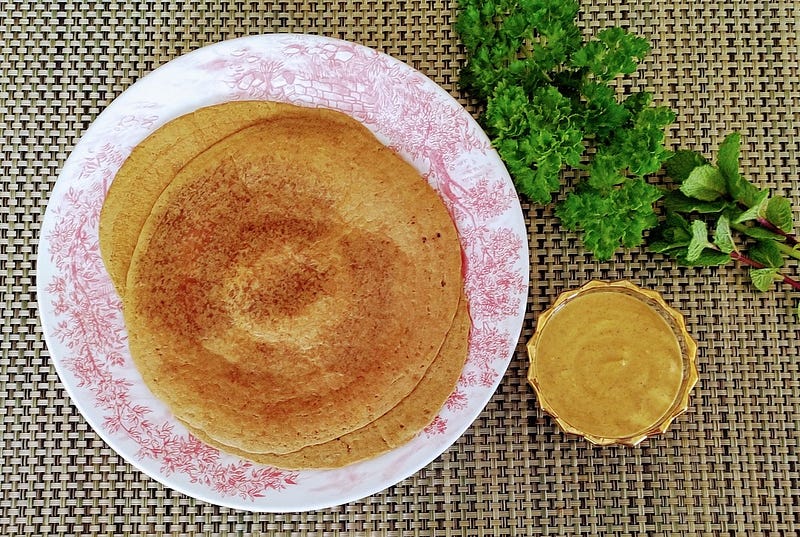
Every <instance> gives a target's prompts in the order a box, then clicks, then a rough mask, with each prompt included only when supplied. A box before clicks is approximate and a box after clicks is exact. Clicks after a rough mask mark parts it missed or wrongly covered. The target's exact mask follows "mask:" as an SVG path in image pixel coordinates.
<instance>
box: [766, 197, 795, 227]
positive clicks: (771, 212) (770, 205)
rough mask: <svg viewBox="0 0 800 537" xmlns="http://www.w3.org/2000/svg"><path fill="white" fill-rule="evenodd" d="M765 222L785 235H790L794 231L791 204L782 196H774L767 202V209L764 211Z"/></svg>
mask: <svg viewBox="0 0 800 537" xmlns="http://www.w3.org/2000/svg"><path fill="white" fill-rule="evenodd" d="M764 215H765V216H766V218H767V220H768V221H769V222H770V223H771V224H773V225H774V226H775V227H777V228H778V229H780V230H781V231H784V232H786V233H791V232H792V231H793V230H794V222H793V221H792V204H791V202H790V201H789V200H788V199H786V198H784V197H783V196H775V197H774V198H771V199H770V200H769V201H768V202H767V207H766V209H765V211H764Z"/></svg>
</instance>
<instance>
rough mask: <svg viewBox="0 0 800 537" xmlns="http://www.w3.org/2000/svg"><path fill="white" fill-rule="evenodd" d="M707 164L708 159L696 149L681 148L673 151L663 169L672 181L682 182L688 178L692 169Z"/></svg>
mask: <svg viewBox="0 0 800 537" xmlns="http://www.w3.org/2000/svg"><path fill="white" fill-rule="evenodd" d="M704 164H708V160H706V158H705V157H704V156H703V155H701V154H700V153H698V152H697V151H690V150H688V149H681V150H678V151H676V152H675V154H674V155H672V156H671V157H670V158H669V159H668V160H667V161H666V162H665V163H664V169H665V170H666V172H667V175H669V176H670V177H671V178H672V180H673V181H675V182H676V183H682V182H684V181H685V180H686V179H688V178H689V174H690V173H692V170H694V169H695V168H697V167H698V166H703V165H704Z"/></svg>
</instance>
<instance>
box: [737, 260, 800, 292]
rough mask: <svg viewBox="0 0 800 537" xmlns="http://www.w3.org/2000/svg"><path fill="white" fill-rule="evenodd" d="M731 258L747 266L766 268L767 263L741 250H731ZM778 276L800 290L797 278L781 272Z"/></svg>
mask: <svg viewBox="0 0 800 537" xmlns="http://www.w3.org/2000/svg"><path fill="white" fill-rule="evenodd" d="M731 259H735V260H736V261H738V262H740V263H742V264H743V265H747V266H750V267H753V268H757V269H760V268H766V265H764V264H763V263H759V262H758V261H756V260H754V259H750V258H749V257H747V256H745V255H742V254H740V253H739V252H731ZM776 277H777V279H779V280H781V281H782V282H783V283H785V284H787V285H790V286H791V287H793V288H795V289H798V290H800V282H798V281H797V280H794V279H792V278H790V277H789V276H786V275H784V274H780V273H778V274H776Z"/></svg>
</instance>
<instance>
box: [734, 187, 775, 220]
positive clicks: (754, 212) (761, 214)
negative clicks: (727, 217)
mask: <svg viewBox="0 0 800 537" xmlns="http://www.w3.org/2000/svg"><path fill="white" fill-rule="evenodd" d="M768 197H769V192H768V191H766V190H761V191H760V192H759V193H758V197H757V198H756V199H755V200H753V201H754V203H753V204H752V205H750V208H749V209H747V210H746V211H744V212H743V213H742V214H740V215H739V216H738V217H737V218H736V220H734V222H735V223H736V224H741V223H743V222H748V221H750V220H757V219H759V218H765V217H766V215H767V203H768V201H767V198H768Z"/></svg>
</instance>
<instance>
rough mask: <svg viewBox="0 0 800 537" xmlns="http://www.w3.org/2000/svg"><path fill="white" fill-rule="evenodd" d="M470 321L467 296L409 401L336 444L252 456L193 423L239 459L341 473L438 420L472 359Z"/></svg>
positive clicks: (211, 442)
mask: <svg viewBox="0 0 800 537" xmlns="http://www.w3.org/2000/svg"><path fill="white" fill-rule="evenodd" d="M469 331H470V317H469V311H468V308H467V299H466V297H465V296H462V298H461V300H460V302H459V307H458V311H457V313H456V316H455V319H454V320H453V326H452V327H451V329H450V331H449V332H448V334H447V337H446V338H445V340H444V344H443V345H442V348H441V349H440V351H439V354H438V356H437V357H436V359H435V360H434V361H433V363H432V364H431V366H430V368H429V369H428V371H427V373H426V374H425V376H424V377H423V378H422V380H420V382H419V384H417V386H416V388H414V391H412V392H411V393H410V394H409V395H408V397H406V398H405V399H403V400H402V401H400V402H399V403H398V404H397V405H396V406H394V408H392V409H391V410H389V411H388V412H387V413H386V414H384V415H383V416H381V417H380V418H378V419H377V420H375V421H373V422H371V423H369V424H367V425H366V426H364V427H362V428H361V429H358V430H356V431H353V432H351V433H348V434H346V435H344V436H342V437H340V438H337V439H335V440H330V441H328V442H325V443H322V444H317V445H313V446H306V447H304V448H302V449H300V450H298V451H295V452H292V453H286V454H283V455H277V454H254V453H247V452H244V451H241V450H237V449H235V448H231V447H230V446H226V445H225V444H221V443H219V442H216V441H215V440H213V439H211V438H210V437H208V435H206V434H205V432H204V431H201V430H199V429H195V428H193V427H191V426H190V425H188V424H185V425H187V427H188V429H189V431H190V432H191V433H192V434H194V435H195V436H196V437H197V438H199V439H200V440H202V441H204V442H206V443H207V444H209V445H212V446H214V447H217V448H218V449H221V450H222V451H227V452H230V453H233V454H235V455H239V456H240V457H244V458H246V459H250V460H252V461H255V462H259V463H261V464H269V465H273V466H279V467H281V468H286V469H303V468H318V469H323V468H340V467H342V466H346V465H348V464H353V463H355V462H359V461H362V460H366V459H371V458H373V457H376V456H378V455H381V454H383V453H385V452H387V451H389V450H391V449H393V448H396V447H398V446H401V445H403V444H405V443H406V442H408V441H410V440H411V439H412V438H414V436H415V435H416V434H418V433H419V431H421V430H423V429H424V428H425V426H427V425H428V424H430V423H431V421H433V418H434V417H436V415H437V414H438V412H439V410H440V409H441V408H442V406H443V404H444V402H445V401H446V399H447V397H448V396H449V395H450V394H451V393H452V391H453V389H454V388H455V386H456V383H457V382H458V378H459V376H460V375H461V371H462V369H463V368H464V361H465V360H466V357H467V350H468V342H469Z"/></svg>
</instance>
